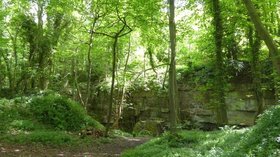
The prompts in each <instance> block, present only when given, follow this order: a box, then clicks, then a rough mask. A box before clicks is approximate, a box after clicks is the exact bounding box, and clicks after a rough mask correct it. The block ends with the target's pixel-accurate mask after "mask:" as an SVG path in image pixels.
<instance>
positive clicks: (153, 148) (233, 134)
mask: <svg viewBox="0 0 280 157" xmlns="http://www.w3.org/2000/svg"><path fill="white" fill-rule="evenodd" d="M122 156H123V157H278V156H280V106H276V107H274V108H272V109H270V110H268V111H266V112H265V113H264V114H263V115H262V116H261V117H260V118H259V120H258V121H257V124H256V125H255V126H253V127H252V128H247V129H235V128H234V127H224V128H222V129H221V130H220V131H214V132H202V131H198V130H194V131H181V132H179V133H178V135H172V134H169V133H166V134H164V135H163V136H161V137H159V138H155V139H153V140H151V141H150V142H148V143H146V144H143V145H141V146H139V147H137V148H136V149H133V150H128V151H126V152H125V153H123V154H122Z"/></svg>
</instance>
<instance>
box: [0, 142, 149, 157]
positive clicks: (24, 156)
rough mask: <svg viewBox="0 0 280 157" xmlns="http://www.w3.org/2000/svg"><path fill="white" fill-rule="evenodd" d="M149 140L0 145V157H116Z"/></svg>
mask: <svg viewBox="0 0 280 157" xmlns="http://www.w3.org/2000/svg"><path fill="white" fill-rule="evenodd" d="M148 140H149V138H147V137H138V138H131V137H129V138H125V137H124V138H115V139H113V140H112V141H111V142H110V143H106V144H96V145H93V146H91V147H88V148H77V149H75V150H73V149H71V150H70V149H69V148H50V147H43V146H26V145H24V146H22V145H5V144H1V143H0V157H69V156H73V157H118V156H120V154H121V153H122V152H123V151H124V150H127V149H130V148H134V147H136V146H138V145H140V144H143V143H145V142H147V141H148Z"/></svg>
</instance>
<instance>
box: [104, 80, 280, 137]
mask: <svg viewBox="0 0 280 157" xmlns="http://www.w3.org/2000/svg"><path fill="white" fill-rule="evenodd" d="M181 82H187V81H181ZM199 86H202V87H203V85H202V84H201V85H198V84H195V85H194V84H191V83H180V84H178V87H179V92H178V97H179V98H178V99H179V100H178V104H179V108H180V113H179V114H178V116H179V119H180V121H181V122H183V123H185V124H189V123H190V125H189V126H192V125H194V124H197V123H200V124H205V126H206V127H207V128H208V126H209V128H212V127H213V125H212V124H215V123H216V118H215V113H214V112H213V109H212V107H211V105H210V103H211V97H210V96H209V95H210V94H211V91H205V90H204V91H203V90H201V89H200V88H199ZM263 95H264V98H263V100H262V103H263V104H264V106H265V108H268V107H270V106H272V105H275V104H276V102H275V98H274V93H273V91H269V90H263ZM225 99H226V105H227V113H228V119H229V124H230V125H241V126H249V125H253V124H254V120H255V116H256V111H257V103H256V98H255V96H254V94H253V88H252V84H251V81H250V79H244V77H243V78H238V77H236V78H235V79H234V81H232V82H231V83H230V87H229V89H228V90H227V92H226V97H225ZM126 103H127V104H129V105H127V107H125V108H124V110H123V115H122V118H121V120H120V126H121V127H122V128H123V129H124V130H125V131H129V132H133V130H134V131H135V128H136V126H137V125H140V124H141V125H144V123H145V126H146V124H147V123H149V124H157V122H159V121H160V122H163V123H164V124H165V125H167V127H168V119H169V108H168V95H167V93H161V94H159V93H157V92H156V91H145V90H136V91H134V92H131V93H130V96H129V97H128V98H127V101H126ZM106 104H107V102H106V99H102V105H99V108H100V110H102V112H103V114H102V115H106V114H104V112H105V113H106V106H107V105H106ZM161 125H162V124H161ZM154 126H156V125H154ZM207 128H206V130H207ZM136 130H137V129H136ZM138 130H139V129H138ZM142 130H147V128H143V129H142ZM147 131H149V130H147ZM152 132H157V131H152Z"/></svg>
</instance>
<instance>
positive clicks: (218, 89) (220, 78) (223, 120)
mask: <svg viewBox="0 0 280 157" xmlns="http://www.w3.org/2000/svg"><path fill="white" fill-rule="evenodd" d="M212 2H213V11H214V26H215V30H214V37H215V47H216V78H215V87H214V88H215V94H216V95H215V97H216V100H217V101H216V104H215V105H216V106H215V108H216V113H217V123H218V124H219V125H224V124H227V123H228V118H227V109H226V103H225V83H226V82H225V76H224V72H225V70H224V64H223V51H222V41H223V26H222V17H221V8H220V1H219V0H213V1H212Z"/></svg>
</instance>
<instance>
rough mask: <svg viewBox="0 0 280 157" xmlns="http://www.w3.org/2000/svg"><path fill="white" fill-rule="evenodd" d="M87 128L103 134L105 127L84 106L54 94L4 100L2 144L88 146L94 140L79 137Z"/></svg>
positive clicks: (0, 124)
mask: <svg viewBox="0 0 280 157" xmlns="http://www.w3.org/2000/svg"><path fill="white" fill-rule="evenodd" d="M85 128H93V129H98V130H103V129H104V126H103V125H102V124H100V123H99V122H98V121H96V120H95V119H93V118H92V117H91V116H89V115H88V114H87V113H86V111H85V110H84V108H83V107H82V106H81V105H79V104H78V103H76V102H74V101H72V100H70V99H68V98H65V97H63V96H60V95H58V94H55V93H53V92H50V93H41V94H37V95H33V96H28V97H18V98H14V99H11V100H7V99H1V100H0V133H1V135H0V142H5V143H17V144H44V145H53V146H60V145H76V144H79V143H83V144H87V143H90V142H91V141H92V140H90V138H91V139H92V137H88V138H87V137H86V138H81V137H80V136H79V132H80V131H81V130H83V129H85Z"/></svg>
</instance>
